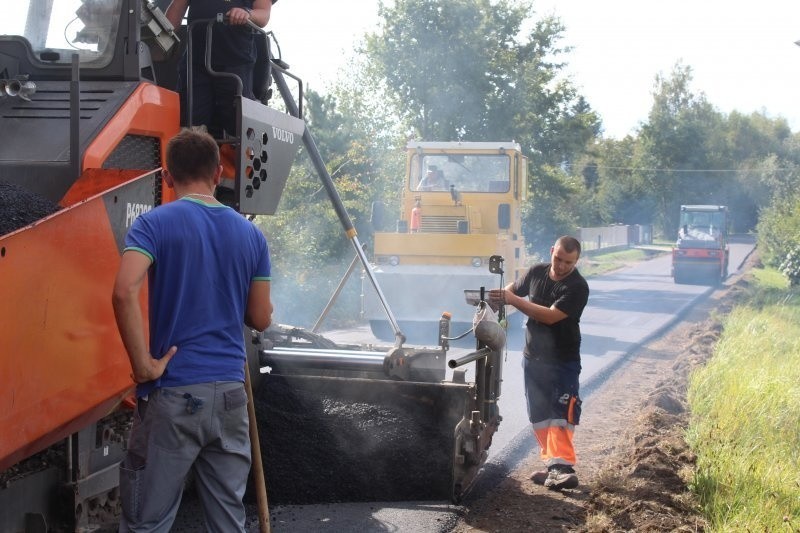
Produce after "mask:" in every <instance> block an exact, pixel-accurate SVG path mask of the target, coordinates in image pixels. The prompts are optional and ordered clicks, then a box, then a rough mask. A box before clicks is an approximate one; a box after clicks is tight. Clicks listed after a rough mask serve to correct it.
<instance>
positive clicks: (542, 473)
mask: <svg viewBox="0 0 800 533" xmlns="http://www.w3.org/2000/svg"><path fill="white" fill-rule="evenodd" d="M548 475H550V471H549V470H538V471H536V472H534V473H533V474H531V481H533V482H534V483H535V484H536V485H544V482H545V481H546V480H547V476H548Z"/></svg>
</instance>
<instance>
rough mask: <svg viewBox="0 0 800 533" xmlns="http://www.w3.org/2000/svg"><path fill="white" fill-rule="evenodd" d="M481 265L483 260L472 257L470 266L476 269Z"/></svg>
mask: <svg viewBox="0 0 800 533" xmlns="http://www.w3.org/2000/svg"><path fill="white" fill-rule="evenodd" d="M482 264H483V259H481V258H480V257H473V258H472V266H474V267H475V268H478V267H479V266H481V265H482Z"/></svg>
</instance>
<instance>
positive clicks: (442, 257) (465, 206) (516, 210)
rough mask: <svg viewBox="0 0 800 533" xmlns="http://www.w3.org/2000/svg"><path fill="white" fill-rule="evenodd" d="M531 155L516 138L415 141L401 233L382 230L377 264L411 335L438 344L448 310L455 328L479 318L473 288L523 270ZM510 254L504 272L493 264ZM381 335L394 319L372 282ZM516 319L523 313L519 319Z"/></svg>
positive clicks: (372, 310)
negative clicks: (523, 210)
mask: <svg viewBox="0 0 800 533" xmlns="http://www.w3.org/2000/svg"><path fill="white" fill-rule="evenodd" d="M526 196H527V158H526V157H525V156H524V155H523V154H522V150H521V148H520V146H519V144H517V143H515V142H410V143H408V145H407V147H406V175H405V178H404V180H403V183H402V194H401V197H400V214H399V217H398V219H397V221H396V223H395V227H394V228H393V230H394V231H384V232H376V233H375V248H374V256H373V268H374V272H375V275H376V277H377V278H378V280H379V281H380V285H381V287H382V289H383V291H384V294H385V295H386V299H387V300H388V303H389V304H390V306H391V308H392V310H393V311H394V312H395V314H396V315H397V320H398V323H399V324H400V326H401V329H402V330H403V333H404V334H405V335H406V336H407V337H408V338H409V339H414V340H417V341H418V342H433V343H435V342H436V339H437V335H438V325H437V324H438V320H439V317H440V316H441V314H442V312H444V311H447V312H449V313H451V315H452V324H453V328H454V330H453V332H454V333H457V332H460V328H463V329H468V328H469V327H470V326H471V321H472V312H473V309H472V308H471V307H470V306H469V305H467V303H466V301H465V296H464V291H465V290H476V289H479V288H480V287H486V288H487V289H489V288H497V287H500V286H501V284H507V283H508V282H509V281H513V280H514V279H516V278H517V277H519V276H521V275H522V274H523V271H524V268H525V262H526V253H525V240H524V237H523V236H522V227H521V224H522V223H521V215H520V206H521V204H522V202H524V201H525V199H526ZM492 256H500V257H502V258H503V263H504V266H503V271H504V276H505V277H502V276H500V277H498V275H496V274H495V273H491V272H489V259H490V257H492ZM364 292H365V305H364V314H365V318H366V319H367V320H368V321H369V323H370V327H371V329H372V332H373V334H374V335H376V336H377V337H378V338H382V339H390V338H392V332H391V331H390V328H389V322H388V321H386V319H385V317H384V316H383V313H382V310H381V309H380V308H379V306H378V305H377V301H376V298H374V295H372V294H371V293H370V290H369V288H365V291H364ZM517 318H518V317H517Z"/></svg>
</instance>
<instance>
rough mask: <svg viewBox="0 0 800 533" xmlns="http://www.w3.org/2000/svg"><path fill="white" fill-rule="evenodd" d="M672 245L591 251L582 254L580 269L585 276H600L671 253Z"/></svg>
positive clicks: (579, 262) (579, 263)
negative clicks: (605, 251) (603, 251)
mask: <svg viewBox="0 0 800 533" xmlns="http://www.w3.org/2000/svg"><path fill="white" fill-rule="evenodd" d="M670 249H671V248H670V247H668V246H658V245H653V246H649V247H647V248H628V249H627V250H619V251H616V252H607V253H602V252H591V253H586V254H583V255H582V256H581V259H580V261H578V270H580V272H581V275H583V276H584V277H588V276H599V275H601V274H605V273H607V272H611V271H614V270H617V269H620V268H623V267H626V266H628V265H630V264H632V263H636V262H639V261H645V260H647V259H651V258H653V257H655V256H657V255H663V254H666V253H669V251H670Z"/></svg>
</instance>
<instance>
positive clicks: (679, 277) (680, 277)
mask: <svg viewBox="0 0 800 533" xmlns="http://www.w3.org/2000/svg"><path fill="white" fill-rule="evenodd" d="M673 279H674V280H675V283H677V284H679V285H684V284H686V283H687V280H686V276H685V275H684V273H683V271H682V270H681V269H680V268H678V267H675V271H674V273H673Z"/></svg>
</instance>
